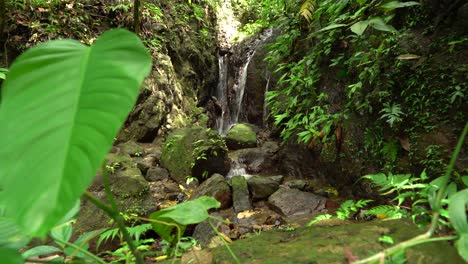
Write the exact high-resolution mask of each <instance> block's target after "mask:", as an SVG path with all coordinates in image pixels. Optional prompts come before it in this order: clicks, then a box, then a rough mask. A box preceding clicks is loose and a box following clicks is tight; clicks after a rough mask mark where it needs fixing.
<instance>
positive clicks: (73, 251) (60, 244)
mask: <svg viewBox="0 0 468 264" xmlns="http://www.w3.org/2000/svg"><path fill="white" fill-rule="evenodd" d="M78 210H79V203H76V205H75V207H73V208H72V209H71V210H70V212H68V213H67V215H66V216H65V217H64V219H63V220H62V221H61V223H59V224H58V225H57V226H55V227H54V228H53V229H52V230H50V233H49V237H50V238H51V239H52V240H53V242H54V245H53V246H51V245H41V246H37V247H33V248H31V249H28V250H27V251H25V252H23V253H22V257H23V258H24V259H29V258H31V257H40V256H47V255H49V254H52V253H61V254H62V255H64V256H65V257H62V256H57V257H56V258H54V259H53V261H69V260H73V261H75V260H81V261H82V262H84V263H104V262H103V261H102V260H101V259H99V258H98V257H97V256H95V255H94V254H92V253H90V252H89V251H88V249H89V241H90V240H91V239H93V238H95V237H97V236H98V235H99V234H101V233H102V232H103V231H104V230H105V229H99V230H94V231H90V232H87V233H84V234H82V235H80V236H79V237H78V238H77V239H76V240H75V241H74V242H71V241H70V239H71V237H72V230H73V223H74V220H73V219H72V218H73V217H74V216H75V215H76V213H77V212H78ZM65 259H67V260H65Z"/></svg>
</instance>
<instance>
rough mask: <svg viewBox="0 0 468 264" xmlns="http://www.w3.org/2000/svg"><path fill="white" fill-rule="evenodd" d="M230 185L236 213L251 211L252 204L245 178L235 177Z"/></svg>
mask: <svg viewBox="0 0 468 264" xmlns="http://www.w3.org/2000/svg"><path fill="white" fill-rule="evenodd" d="M230 183H231V186H232V200H233V206H234V211H235V212H236V213H238V212H242V211H245V210H251V209H252V204H251V203H250V197H249V189H248V186H247V181H246V180H245V178H244V177H243V176H234V177H232V178H231V180H230Z"/></svg>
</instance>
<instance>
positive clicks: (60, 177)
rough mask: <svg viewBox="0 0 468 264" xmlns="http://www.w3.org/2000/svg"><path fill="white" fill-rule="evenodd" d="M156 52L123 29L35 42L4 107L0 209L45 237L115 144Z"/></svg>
mask: <svg viewBox="0 0 468 264" xmlns="http://www.w3.org/2000/svg"><path fill="white" fill-rule="evenodd" d="M150 69H151V57H150V55H149V53H148V51H147V50H146V49H145V47H144V46H143V44H142V43H141V41H140V39H138V37H137V36H136V35H135V34H133V33H131V32H129V31H126V30H123V29H116V30H110V31H108V32H106V33H104V34H103V35H102V36H101V37H100V38H99V39H98V40H97V41H96V42H95V44H94V45H93V46H91V47H88V46H86V45H83V44H81V43H80V42H78V41H74V40H56V41H50V42H47V43H44V44H41V45H38V46H37V47H34V48H32V49H30V50H28V51H26V52H25V53H24V54H22V55H21V56H20V57H18V59H17V60H16V61H15V62H14V63H13V64H12V66H11V68H10V71H9V74H8V78H7V79H6V81H5V82H4V85H3V87H2V94H1V99H2V101H1V104H0V124H1V126H0V146H1V148H0V190H1V191H0V207H4V209H5V216H6V217H9V218H12V219H13V220H14V221H15V222H16V223H18V225H19V226H20V227H22V228H23V229H24V230H25V232H27V233H28V234H30V235H37V236H44V235H45V234H46V233H47V232H48V231H49V230H50V229H51V228H52V227H53V226H54V225H55V224H57V222H58V221H59V220H60V219H61V218H62V217H64V216H65V214H66V213H67V212H68V211H69V210H70V209H71V208H72V207H73V206H74V205H75V203H76V201H77V200H78V199H79V197H80V195H81V194H82V193H83V192H84V191H85V190H86V187H87V186H88V185H89V183H90V182H91V180H92V178H93V177H94V175H95V173H96V171H97V169H98V167H99V165H100V163H101V162H102V160H103V159H104V156H105V155H106V153H107V152H108V150H109V149H110V147H111V145H112V141H113V138H114V136H115V135H116V134H117V132H118V130H119V128H120V127H121V125H122V123H123V121H124V120H125V118H126V116H127V114H128V112H129V111H130V110H131V109H132V107H133V105H134V103H135V100H136V97H137V94H138V90H139V88H140V85H141V83H142V81H143V79H144V78H145V77H146V76H147V75H148V73H149V71H150Z"/></svg>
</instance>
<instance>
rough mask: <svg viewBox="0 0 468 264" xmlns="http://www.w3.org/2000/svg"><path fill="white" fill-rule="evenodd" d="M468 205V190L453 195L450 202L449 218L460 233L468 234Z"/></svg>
mask: <svg viewBox="0 0 468 264" xmlns="http://www.w3.org/2000/svg"><path fill="white" fill-rule="evenodd" d="M467 205H468V189H464V190H462V191H459V192H457V193H455V194H454V195H452V196H451V197H450V202H449V216H450V222H451V223H452V225H453V228H455V230H457V232H459V233H465V234H468V222H467V219H466V206H467Z"/></svg>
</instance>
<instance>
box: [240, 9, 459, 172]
mask: <svg viewBox="0 0 468 264" xmlns="http://www.w3.org/2000/svg"><path fill="white" fill-rule="evenodd" d="M241 2H242V1H241ZM267 2H268V3H265V2H262V4H263V5H264V6H265V7H257V8H260V9H261V10H262V11H261V12H258V14H257V16H256V17H255V18H256V19H257V20H254V19H252V18H250V21H252V23H250V24H248V25H250V26H246V27H244V28H249V27H251V28H252V27H253V28H262V27H263V28H264V27H266V26H270V25H275V26H276V27H279V29H280V33H279V34H278V36H277V37H276V42H275V43H274V44H273V45H271V46H270V47H269V55H268V57H267V58H266V60H267V61H268V62H269V63H270V65H271V68H272V69H271V70H272V71H274V72H275V73H276V75H277V76H278V79H279V81H278V88H277V89H276V90H273V91H270V92H269V93H268V95H267V98H266V99H267V101H268V103H269V107H270V109H271V118H272V119H273V121H274V123H275V124H276V125H277V126H278V127H279V130H280V131H281V138H282V139H283V140H288V139H290V138H294V139H297V140H298V141H299V142H301V143H303V144H306V145H309V147H311V148H314V147H315V146H316V145H321V144H322V143H328V142H334V143H335V144H336V145H337V146H338V147H337V148H338V150H337V151H338V152H340V148H341V150H343V149H344V148H345V146H346V143H347V142H344V141H345V140H346V139H345V138H346V135H345V133H346V132H349V131H346V130H349V125H348V124H349V121H348V120H356V119H358V120H360V121H361V124H359V125H361V126H362V127H363V129H362V130H363V131H364V133H363V135H362V137H363V139H362V140H360V142H359V144H362V145H363V146H361V147H359V150H358V153H353V155H358V156H359V158H360V159H363V160H368V161H370V163H372V164H374V165H377V166H378V167H379V168H380V169H383V170H385V171H387V172H391V171H394V170H400V172H404V170H405V169H409V167H408V166H402V165H403V163H404V162H403V163H402V162H400V161H401V160H405V161H406V163H408V161H407V160H409V163H410V164H411V166H412V167H413V168H417V169H416V170H415V172H417V173H420V172H421V171H422V170H423V169H424V168H425V169H426V170H427V173H428V174H429V175H430V177H435V176H437V175H439V174H440V167H443V165H445V164H447V161H448V154H447V152H448V149H447V148H446V146H440V145H438V144H437V143H434V144H417V143H419V142H418V141H419V139H420V138H421V135H424V134H427V133H431V131H437V130H438V129H446V128H449V129H448V130H451V131H450V133H452V134H455V135H457V134H459V133H460V131H461V128H462V127H463V125H464V122H465V121H466V112H467V105H466V93H467V92H468V91H467V87H468V85H467V81H466V71H467V68H466V67H467V65H466V63H465V61H466V58H467V54H466V46H467V43H468V42H467V40H468V39H467V32H466V29H464V27H463V23H464V22H463V14H464V13H463V12H465V11H459V10H458V9H456V8H457V7H458V8H460V7H461V5H460V3H458V5H457V6H449V5H445V4H444V3H442V1H438V4H439V5H438V6H436V7H434V6H431V5H429V4H428V3H423V4H420V3H419V2H415V1H406V2H404V1H309V0H308V1H302V2H294V1H276V0H274V1H267ZM436 2H437V1H436ZM242 3H244V5H248V6H250V5H249V4H251V5H253V6H256V5H257V6H258V5H259V4H255V3H250V2H249V1H243V2H242ZM432 5H435V4H434V3H433V4H432ZM270 7H281V8H280V9H276V8H270ZM434 8H439V9H437V10H434ZM465 9H466V7H465ZM457 11H459V13H460V14H458V15H457ZM247 14H250V13H249V12H247ZM444 14H445V17H444ZM446 14H451V15H450V16H451V18H447V17H446ZM454 17H455V18H454ZM356 125H357V124H356ZM347 136H348V138H352V137H356V135H349V133H348V135H347ZM342 154H343V151H342ZM376 163H377V164H376ZM421 164H423V166H421ZM459 170H460V168H459ZM462 170H463V169H462ZM458 173H462V171H458Z"/></svg>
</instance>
